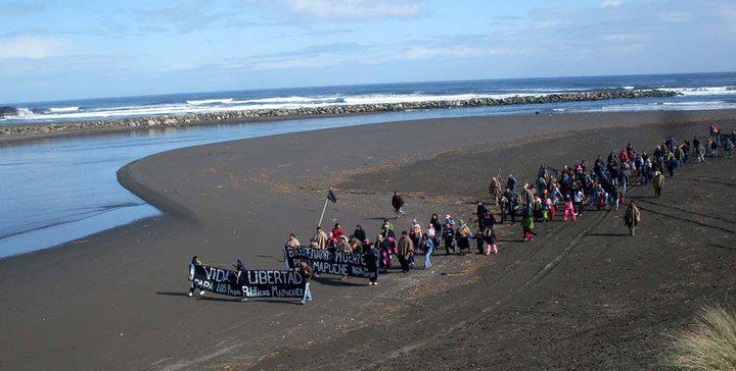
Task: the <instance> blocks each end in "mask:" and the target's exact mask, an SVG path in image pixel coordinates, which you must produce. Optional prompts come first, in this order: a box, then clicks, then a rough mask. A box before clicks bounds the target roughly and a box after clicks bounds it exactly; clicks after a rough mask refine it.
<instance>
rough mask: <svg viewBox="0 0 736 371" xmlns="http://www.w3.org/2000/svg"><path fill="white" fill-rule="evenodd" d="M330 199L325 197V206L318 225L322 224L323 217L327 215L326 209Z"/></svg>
mask: <svg viewBox="0 0 736 371" xmlns="http://www.w3.org/2000/svg"><path fill="white" fill-rule="evenodd" d="M329 201H330V200H329V199H327V198H326V199H325V207H323V208H322V215H321V216H320V217H319V224H317V226H318V227H321V226H322V219H323V218H324V217H325V210H327V203H328V202H329Z"/></svg>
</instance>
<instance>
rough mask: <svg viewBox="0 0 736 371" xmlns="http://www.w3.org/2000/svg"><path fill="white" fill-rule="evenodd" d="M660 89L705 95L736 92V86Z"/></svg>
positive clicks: (684, 93)
mask: <svg viewBox="0 0 736 371" xmlns="http://www.w3.org/2000/svg"><path fill="white" fill-rule="evenodd" d="M660 90H664V91H671V92H675V93H678V94H682V95H686V96H688V95H689V96H703V95H732V94H736V86H709V87H699V88H661V89H660Z"/></svg>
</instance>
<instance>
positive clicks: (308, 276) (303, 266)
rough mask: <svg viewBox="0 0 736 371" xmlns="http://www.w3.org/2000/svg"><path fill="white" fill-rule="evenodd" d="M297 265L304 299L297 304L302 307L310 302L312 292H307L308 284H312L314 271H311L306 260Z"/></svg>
mask: <svg viewBox="0 0 736 371" xmlns="http://www.w3.org/2000/svg"><path fill="white" fill-rule="evenodd" d="M299 264H300V270H299V272H300V274H301V275H302V279H303V281H304V297H302V301H300V302H299V303H300V304H301V305H304V304H306V303H307V302H308V301H312V292H311V291H310V290H309V284H310V283H311V282H312V276H314V271H313V270H312V268H310V267H309V265H308V264H307V261H306V260H302V261H301V262H300V263H299Z"/></svg>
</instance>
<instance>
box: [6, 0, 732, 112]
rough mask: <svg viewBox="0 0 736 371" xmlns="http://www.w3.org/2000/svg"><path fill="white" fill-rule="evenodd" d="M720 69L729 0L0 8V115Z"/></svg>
mask: <svg viewBox="0 0 736 371" xmlns="http://www.w3.org/2000/svg"><path fill="white" fill-rule="evenodd" d="M734 61H736V2H734V1H733V0H638V1H637V0H589V1H582V0H562V1H550V0H547V1H541V0H518V1H507V0H504V1H500V0H464V1H462V0H455V1H450V0H447V1H439V0H405V1H401V0H394V1H389V0H372V1H369V0H263V1H256V0H193V1H173V0H168V1H158V0H146V1H138V0H132V1H125V0H119V1H116V2H115V3H114V4H113V2H104V1H99V0H96V1H83V0H57V1H53V2H52V1H33V0H31V1H17V0H16V1H13V0H0V81H1V83H0V105H1V104H2V102H6V103H10V102H23V101H41V100H61V99H78V98H93V97H110V96H127V95H147V94H161V93H180V92H196V91H217V90H247V89H262V88H276V87H295V86H321V85H343V84H362V83H385V82H404V81H437V80H461V79H492V78H515V77H538V76H580V75H610V74H640V73H641V74H645V73H679V72H715V71H733V70H735V69H736V68H735V67H734V66H736V62H734Z"/></svg>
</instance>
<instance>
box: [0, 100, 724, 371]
mask: <svg viewBox="0 0 736 371" xmlns="http://www.w3.org/2000/svg"><path fill="white" fill-rule="evenodd" d="M711 122H717V123H718V124H719V125H720V126H721V127H722V128H723V129H725V130H726V131H729V132H730V130H731V129H732V128H733V125H734V124H735V123H736V111H690V112H649V113H589V114H560V115H519V116H506V117H482V118H463V119H438V120H426V121H407V122H400V123H391V124H381V125H371V126H359V127H351V128H342V129H331V130H324V131H314V132H307V133H299V134H289V135H281V136H275V137H268V138H259V139H252V140H245V141H238V142H227V143H220V144H215V145H207V146H201V147H192V148H186V149H182V150H177V151H172V152H167V153H163V154H159V155H155V156H152V157H149V158H145V159H141V160H139V161H136V162H134V163H132V164H130V165H128V166H126V167H125V168H124V169H122V170H121V171H120V172H119V174H118V177H119V179H120V181H121V183H122V184H123V185H125V186H126V187H127V188H129V189H131V190H132V191H134V192H135V193H136V194H137V195H139V196H140V197H142V198H143V199H145V200H146V201H148V202H150V203H152V204H154V205H155V206H157V207H159V208H161V209H163V210H165V211H167V212H168V213H167V214H166V215H165V216H163V217H159V218H154V219H148V220H143V221H140V222H137V223H134V224H131V225H128V226H124V227H120V228H116V229H114V230H110V231H106V232H103V233H100V234H96V235H93V236H90V237H87V238H85V239H83V240H79V241H74V242H72V243H69V244H66V245H64V246H60V247H57V248H54V249H49V250H44V251H39V252H35V253H31V254H26V255H22V256H17V257H12V258H8V259H3V260H0V269H1V270H2V272H3V273H4V274H3V275H1V276H0V286H2V287H3V294H2V302H1V304H0V333H2V334H3V335H2V337H0V369H3V370H67V369H69V370H202V369H205V370H206V369H220V370H221V369H225V368H227V369H230V370H232V369H235V370H246V369H254V370H261V369H263V370H272V369H307V368H308V369H370V370H373V369H376V370H379V369H411V370H420V369H437V370H448V369H488V368H491V367H492V368H495V369H505V370H541V369H553V370H556V369H559V370H569V369H587V370H590V369H605V370H628V369H631V370H641V369H653V368H655V367H656V362H657V357H658V356H659V354H661V352H662V351H663V349H664V347H665V346H666V336H665V334H666V333H667V332H668V331H670V330H672V329H675V328H678V327H680V326H681V325H682V324H684V323H687V321H689V320H690V319H691V316H692V315H693V313H694V312H695V310H697V309H698V307H699V306H700V305H701V304H710V303H714V302H718V303H724V302H725V303H733V297H734V288H736V274H734V268H735V267H736V261H735V260H734V259H735V257H736V245H735V244H734V243H733V241H734V233H735V232H736V211H734V210H736V204H735V201H734V197H733V196H734V194H736V193H735V192H734V191H735V188H736V175H735V174H734V166H735V163H734V160H732V159H724V158H717V159H709V160H708V161H707V162H706V163H705V164H702V165H692V166H687V167H685V168H683V169H682V170H681V171H680V173H679V174H678V175H677V176H676V177H675V178H674V179H669V178H668V179H667V183H666V185H665V190H664V192H663V196H662V197H661V198H659V199H654V198H652V196H653V191H652V190H651V189H650V188H648V187H647V188H636V189H633V190H632V191H631V192H630V193H629V195H628V196H629V197H630V198H633V199H635V200H637V202H638V203H639V204H640V206H641V209H642V213H643V216H642V218H643V222H642V224H641V227H640V229H639V231H638V233H637V236H636V237H629V236H627V235H626V234H627V230H626V228H625V227H624V226H623V222H622V220H621V216H622V215H623V209H621V210H620V211H618V212H616V211H612V212H595V211H592V212H588V213H586V215H585V216H583V217H582V218H581V219H579V220H577V221H576V222H574V223H572V222H570V223H563V222H561V221H560V222H553V223H547V224H546V225H541V224H539V225H538V227H537V230H536V232H537V233H538V234H539V235H538V237H537V239H536V241H534V242H533V243H531V244H523V243H521V241H520V237H521V231H520V227H518V226H500V227H499V228H498V235H499V239H500V243H499V247H500V250H501V252H500V253H499V254H498V255H497V256H492V257H490V258H489V257H486V256H477V255H474V254H473V255H466V256H463V257H460V256H447V257H445V256H442V253H438V254H437V256H436V259H435V267H434V268H433V269H431V270H413V271H412V272H410V273H409V274H407V275H402V274H400V273H393V272H392V273H389V274H385V275H381V277H380V285H379V286H368V285H367V284H366V282H365V281H363V280H358V279H354V278H349V279H346V280H337V279H332V278H329V277H322V278H320V279H318V280H317V283H315V284H314V285H313V288H312V292H313V294H314V297H315V301H314V302H313V303H310V305H306V306H303V307H302V306H298V305H295V304H296V301H294V300H251V301H249V302H247V303H240V302H239V301H237V300H236V299H235V298H229V297H223V296H216V295H214V294H210V295H205V296H204V297H203V298H196V299H192V298H188V297H187V296H186V292H187V288H188V283H187V281H186V273H187V272H186V264H187V263H188V261H189V259H190V257H191V256H192V255H199V256H200V257H201V258H202V260H203V261H204V262H205V263H212V264H223V265H225V264H227V265H229V264H231V263H234V262H235V259H237V258H243V259H244V261H245V262H246V265H247V266H248V267H249V268H281V267H283V266H284V263H282V262H280V261H279V260H280V258H281V246H283V243H284V242H285V240H286V237H287V235H288V233H290V232H294V233H296V234H297V236H298V238H299V239H300V240H301V241H302V242H303V243H306V242H307V241H308V240H309V237H311V235H312V234H313V228H314V226H315V224H316V223H317V221H318V219H319V215H320V212H321V208H322V204H323V202H324V197H325V194H326V190H327V188H328V187H329V186H333V187H334V188H335V190H336V192H337V193H338V196H339V201H338V203H336V204H331V205H330V206H329V207H328V209H327V216H326V220H327V222H326V223H323V224H325V225H330V224H332V223H333V222H334V221H339V222H341V223H342V224H343V225H344V226H345V228H346V229H347V230H348V231H352V229H353V227H354V226H355V224H358V223H359V224H362V225H363V226H364V227H365V228H366V229H367V230H368V232H369V235H375V234H376V233H377V232H378V229H379V224H380V218H381V217H384V216H390V215H391V214H392V210H391V207H390V202H389V200H390V196H391V194H392V192H393V191H394V190H401V191H403V192H405V194H406V195H407V207H406V209H407V214H408V218H406V219H401V220H398V221H395V222H394V224H395V226H396V228H397V229H398V230H401V229H407V228H408V227H409V223H410V221H411V219H412V218H414V217H416V218H419V219H420V221H422V223H423V224H425V223H426V221H428V219H429V216H430V215H431V214H432V213H435V212H436V213H438V214H446V213H449V214H452V215H459V216H466V217H469V216H470V215H472V214H473V213H474V210H475V206H474V205H473V203H472V201H474V200H477V199H478V198H481V197H486V196H487V187H488V181H489V178H490V176H493V175H497V174H498V173H499V172H500V173H501V174H502V175H503V176H506V175H508V174H509V173H513V174H514V175H515V176H516V177H517V179H519V180H520V181H522V183H523V182H526V181H531V180H532V179H533V176H534V174H536V170H537V168H538V166H539V164H540V163H542V162H543V163H546V164H548V165H549V166H554V167H561V166H563V165H565V164H572V163H574V162H575V161H577V160H578V159H580V158H587V159H588V160H589V161H592V160H594V159H595V157H596V156H597V155H602V156H605V155H607V154H608V152H609V151H617V150H620V149H621V147H622V146H624V145H626V143H627V142H630V143H632V144H633V145H634V146H635V147H636V148H637V149H642V148H643V149H647V150H648V151H649V150H651V149H652V148H654V146H655V145H656V144H658V143H660V142H661V141H663V140H664V138H665V137H666V136H667V135H673V136H675V137H676V138H677V139H680V140H681V139H684V138H688V139H691V138H692V136H693V135H699V136H701V138H702V137H704V136H705V135H706V134H707V125H708V124H710V123H711ZM420 261H421V258H420Z"/></svg>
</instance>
